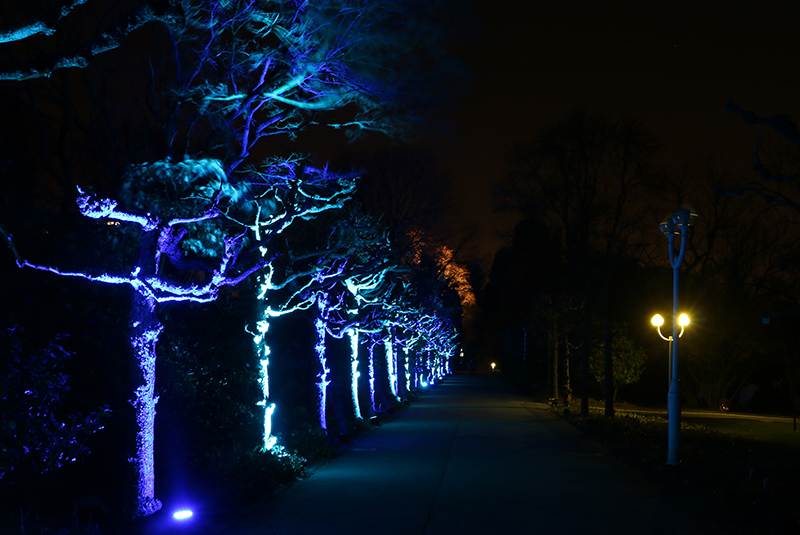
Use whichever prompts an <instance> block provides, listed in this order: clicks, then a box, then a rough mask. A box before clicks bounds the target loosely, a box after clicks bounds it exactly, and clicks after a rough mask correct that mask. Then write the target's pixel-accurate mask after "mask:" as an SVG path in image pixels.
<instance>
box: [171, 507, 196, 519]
mask: <svg viewBox="0 0 800 535" xmlns="http://www.w3.org/2000/svg"><path fill="white" fill-rule="evenodd" d="M193 514H194V513H193V512H192V510H191V509H180V510H178V511H175V512H174V513H172V518H174V519H175V520H178V521H182V520H189V519H190V518H192V515H193Z"/></svg>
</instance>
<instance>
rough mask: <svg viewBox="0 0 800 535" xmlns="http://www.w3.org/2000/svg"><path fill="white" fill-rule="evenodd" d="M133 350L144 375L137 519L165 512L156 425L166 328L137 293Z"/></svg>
mask: <svg viewBox="0 0 800 535" xmlns="http://www.w3.org/2000/svg"><path fill="white" fill-rule="evenodd" d="M130 322H131V323H130V334H131V349H132V352H133V356H134V359H135V360H136V363H137V365H138V367H139V371H140V372H141V374H142V375H141V381H142V382H141V384H140V385H139V386H138V387H136V389H135V390H134V398H133V399H132V400H131V403H132V405H133V407H134V410H135V411H136V423H137V424H138V431H137V433H136V457H135V458H134V459H133V463H134V466H135V470H136V480H137V482H136V516H137V517H138V516H148V515H151V514H153V513H155V512H156V511H158V510H159V509H161V502H160V501H159V500H158V499H156V497H155V462H154V440H155V422H156V404H157V403H158V396H156V395H155V389H156V343H157V342H158V336H159V335H160V334H161V331H162V330H163V326H162V325H161V323H160V322H159V321H158V314H157V312H156V301H155V299H153V298H152V297H150V296H144V295H142V294H140V293H139V292H137V291H133V296H132V303H131V316H130Z"/></svg>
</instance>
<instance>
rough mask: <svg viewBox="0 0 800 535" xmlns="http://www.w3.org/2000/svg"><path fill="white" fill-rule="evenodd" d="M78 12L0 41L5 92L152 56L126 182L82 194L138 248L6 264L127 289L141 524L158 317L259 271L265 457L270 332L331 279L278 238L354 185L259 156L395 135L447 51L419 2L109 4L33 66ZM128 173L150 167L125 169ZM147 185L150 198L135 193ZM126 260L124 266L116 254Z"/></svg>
mask: <svg viewBox="0 0 800 535" xmlns="http://www.w3.org/2000/svg"><path fill="white" fill-rule="evenodd" d="M83 3H87V4H94V3H95V2H93V1H92V0H88V1H87V2H81V1H76V2H72V3H69V4H68V5H67V6H66V9H63V10H60V11H59V12H58V13H53V14H51V13H49V12H48V13H44V14H42V16H41V17H38V19H37V20H34V21H28V20H23V21H21V22H20V23H19V24H18V25H17V26H15V27H14V28H12V29H10V30H7V31H5V32H3V33H0V44H2V45H4V46H11V47H12V48H11V49H7V50H11V51H12V54H11V55H13V54H14V53H16V54H17V57H18V58H24V59H23V60H21V61H17V62H5V63H4V64H3V65H2V68H0V72H2V73H3V74H2V76H0V79H4V80H9V81H17V82H23V81H27V80H32V79H33V80H36V81H40V82H42V83H44V82H45V81H46V78H47V77H49V76H54V77H57V76H67V75H66V74H65V73H68V72H70V70H71V69H74V68H80V69H84V70H85V72H87V77H86V78H87V80H89V79H91V78H92V77H93V76H94V77H96V76H97V71H93V70H92V69H93V65H94V64H95V61H94V60H93V58H95V57H96V56H98V55H100V54H103V53H105V52H106V51H108V50H111V49H115V48H119V49H126V50H125V51H126V53H128V54H129V56H132V55H135V54H137V53H138V52H139V50H140V48H143V49H148V50H152V49H153V48H155V49H158V50H160V52H161V53H160V54H159V53H156V54H152V55H151V57H152V58H155V59H153V60H152V61H151V62H150V67H151V69H150V71H149V72H150V77H149V78H148V79H147V80H146V82H147V83H146V84H142V85H141V86H135V83H138V82H139V79H143V77H139V76H131V77H130V78H131V79H134V78H136V79H137V80H135V83H134V85H133V86H132V87H134V88H138V89H140V90H141V89H142V88H144V87H146V88H147V89H145V90H144V91H145V92H146V93H147V95H146V98H142V99H140V100H138V101H136V102H135V105H133V106H127V107H126V108H127V109H136V110H137V113H140V112H139V111H138V110H146V113H148V114H149V116H148V118H147V119H146V120H144V121H142V122H141V124H142V125H143V126H142V128H145V129H148V135H147V136H146V143H142V144H141V145H143V147H142V148H140V147H139V146H137V147H136V149H137V150H136V151H130V152H128V153H126V157H127V158H128V160H126V161H124V162H122V164H120V165H119V166H118V167H120V168H125V167H129V168H130V169H131V170H130V171H129V172H128V173H127V174H126V176H125V177H124V179H123V180H122V181H121V182H122V184H121V186H122V193H121V195H120V196H119V202H120V203H119V204H118V203H117V202H116V201H113V200H111V199H108V198H98V197H96V196H94V195H92V194H89V193H84V191H83V190H82V189H79V190H78V192H79V198H78V204H79V208H80V211H81V213H82V214H83V215H84V216H86V217H89V218H93V219H98V220H101V221H103V222H105V223H107V224H108V226H109V230H112V231H120V232H128V234H133V235H135V237H134V239H133V242H134V243H137V244H138V249H137V251H136V252H135V253H134V254H132V255H130V256H131V258H129V259H128V260H127V265H122V266H117V269H115V270H105V269H100V268H98V270H97V271H94V270H93V269H87V270H62V269H59V268H57V267H52V266H50V265H48V263H47V262H38V263H37V262H33V261H30V260H29V259H28V258H26V257H23V256H22V255H17V261H18V263H19V264H20V265H21V266H23V267H31V268H36V269H42V270H45V271H50V272H53V273H57V274H60V275H64V276H71V277H79V278H83V279H87V280H90V281H93V282H101V283H106V284H115V285H127V286H130V287H131V288H132V290H133V292H132V296H133V297H132V311H131V339H132V349H133V351H134V353H135V354H136V356H137V362H139V364H140V368H141V372H142V374H143V379H142V383H143V385H142V387H141V388H139V389H137V391H136V394H135V399H134V403H135V405H136V407H137V411H139V413H140V415H139V424H140V432H139V439H138V440H139V443H140V449H141V451H140V453H139V455H138V458H137V460H136V466H137V471H138V473H139V480H140V489H139V496H138V504H137V508H138V511H137V513H138V514H139V515H147V514H150V513H152V512H153V511H155V510H157V508H158V506H159V502H158V500H156V498H155V496H154V494H153V473H152V422H153V418H154V414H155V412H154V410H155V403H156V400H157V396H156V395H155V392H154V389H153V385H154V383H153V381H154V371H155V370H154V362H155V360H154V359H155V343H156V340H157V338H158V334H159V333H160V332H161V329H162V326H161V325H160V323H159V322H158V317H157V315H156V312H157V305H158V304H159V303H165V302H173V301H195V302H198V301H199V302H207V301H212V300H214V299H215V298H216V297H217V296H218V294H219V291H220V289H221V288H223V287H224V286H230V285H233V284H236V283H238V282H240V281H242V280H244V279H245V278H247V276H248V275H250V274H253V273H255V272H256V271H259V270H260V269H262V268H263V269H264V271H263V273H262V274H261V275H260V279H259V293H258V295H259V298H260V300H261V301H262V303H263V306H261V308H260V310H259V312H258V317H257V318H256V321H255V322H254V326H253V327H252V330H253V331H254V341H255V344H256V349H257V352H258V356H259V360H260V361H261V367H262V370H263V372H262V378H261V384H262V391H263V392H264V396H263V399H262V402H261V405H263V410H264V411H265V423H264V430H265V433H264V447H265V449H269V448H270V447H271V446H272V445H273V444H274V439H273V437H271V433H270V429H271V424H270V418H269V417H270V416H271V414H272V411H273V410H274V408H275V407H274V405H273V404H272V402H271V400H270V394H269V379H268V368H267V367H268V361H269V358H268V356H269V348H268V346H267V345H266V333H267V330H268V327H269V319H270V318H272V317H275V316H276V315H280V314H285V313H289V312H290V311H291V310H294V309H296V308H299V307H305V306H308V305H307V301H306V300H304V299H300V298H299V297H298V296H299V295H300V294H299V293H298V291H299V290H296V288H304V287H306V286H307V285H310V284H313V283H319V282H320V281H319V280H318V279H319V278H325V277H326V276H328V275H326V274H327V273H329V272H328V271H325V270H329V269H333V270H334V272H335V267H333V268H332V267H331V265H324V266H320V265H318V264H315V263H314V262H309V261H308V260H307V259H298V257H297V256H298V255H295V254H292V251H291V250H289V251H287V250H282V247H280V246H278V241H279V240H278V239H277V238H278V237H281V236H283V235H284V233H285V231H286V229H288V228H289V227H291V226H293V225H294V224H295V223H297V222H299V221H308V220H310V219H313V218H314V217H316V216H317V215H318V214H319V213H321V212H324V211H328V210H332V209H338V208H340V207H341V206H342V204H343V203H344V202H345V201H346V200H347V198H348V197H349V196H350V194H351V193H352V191H353V187H354V186H353V181H352V178H351V177H342V176H340V175H336V174H334V173H330V172H328V170H327V169H326V168H325V167H324V166H323V167H320V168H315V167H312V166H309V165H307V164H306V162H305V161H304V160H303V159H302V158H300V157H296V156H287V155H286V154H285V153H283V155H282V156H280V157H273V158H270V159H268V161H267V162H266V163H263V159H264V153H265V152H266V150H267V149H268V148H269V149H270V150H275V147H274V146H273V147H271V148H270V147H267V146H266V143H265V142H266V141H267V140H269V139H274V138H275V136H286V137H289V138H291V139H295V138H296V137H297V135H298V133H300V132H301V131H303V130H304V129H307V128H309V127H316V126H327V127H331V128H336V129H346V130H348V131H349V132H365V131H382V132H402V131H404V130H406V127H407V126H408V124H409V118H410V114H407V113H403V112H404V111H407V110H408V105H409V104H411V103H420V102H421V101H422V100H424V91H425V90H420V88H425V87H427V86H426V84H424V83H422V82H423V80H422V76H415V75H414V73H415V72H421V71H420V70H419V69H418V68H417V67H418V59H419V58H420V57H421V55H420V54H418V52H419V50H420V48H421V47H424V48H425V49H429V51H430V52H431V54H433V55H437V54H440V53H442V52H444V51H445V48H444V47H437V46H434V47H428V46H426V43H423V42H424V41H427V40H430V39H438V38H439V37H440V35H439V33H438V32H435V31H427V30H429V29H430V25H431V24H433V23H434V21H435V20H436V19H435V17H431V16H429V15H430V14H431V13H432V12H433V8H432V7H431V8H430V9H429V8H428V7H427V6H426V5H423V4H419V5H416V4H415V9H417V10H418V11H417V12H415V15H419V16H412V15H411V14H410V13H409V12H408V11H407V10H406V6H405V5H404V3H403V2H371V3H366V4H364V3H361V2H354V1H349V0H339V1H335V2H328V1H326V2H294V1H290V0H283V1H275V2H257V1H254V0H251V1H244V2H236V3H231V2H224V1H221V0H220V1H217V0H212V1H210V2H202V3H201V2H179V1H177V0H167V1H165V2H162V1H159V2H148V1H142V2H134V3H133V7H131V8H128V7H127V6H123V7H119V6H115V7H114V10H113V11H110V12H109V13H110V15H111V16H110V20H112V22H110V23H105V21H104V22H103V24H98V26H97V28H99V31H98V33H97V34H96V35H93V34H91V31H89V30H87V28H86V27H83V28H82V29H81V31H83V32H88V33H87V34H86V35H87V37H85V38H84V37H83V35H84V34H81V35H80V38H79V39H78V41H79V45H78V46H77V48H75V47H73V48H75V49H74V50H73V49H62V48H59V43H60V42H61V41H60V40H59V41H54V40H51V41H48V46H47V47H45V52H44V53H42V54H29V52H31V51H36V49H37V45H38V44H39V41H38V40H40V39H44V40H48V39H50V38H51V37H52V36H53V34H54V33H57V34H60V35H62V36H63V35H64V34H65V32H67V33H69V32H71V31H73V29H74V27H73V26H71V25H70V24H71V23H77V22H80V21H81V17H78V15H79V11H80V10H82V9H84V7H83V6H81V5H80V4H83ZM431 6H433V4H431ZM100 7H102V6H100ZM84 14H86V12H84ZM146 24H150V25H151V26H152V29H153V31H152V32H151V33H150V34H149V35H148V36H147V40H146V41H145V39H144V38H143V36H137V35H136V34H137V31H136V30H137V29H139V28H141V27H143V26H144V25H146ZM426 25H428V27H427V29H426ZM29 44H30V46H28V45H29ZM128 44H130V46H127V45H128ZM76 50H77V51H76ZM4 57H5V56H4ZM29 57H34V59H33V60H30V59H28V58H29ZM427 59H428V58H427V57H426V61H427ZM427 72H436V71H435V70H430V69H429V70H428V71H427ZM89 92H91V91H89ZM123 107H124V106H120V108H123ZM130 124H131V121H127V120H119V121H117V122H115V124H114V127H115V128H117V129H118V130H119V131H124V130H125V129H126V128H129V125H130ZM154 125H157V127H155V126H154ZM62 131H63V132H66V131H67V130H66V129H64V130H62ZM123 139H124V137H123V136H119V137H118V138H115V141H118V142H120V143H123V141H122V140H123ZM194 155H202V156H203V157H202V158H200V157H195V156H194ZM130 161H134V162H141V161H149V162H152V163H149V164H134V165H133V166H128V164H129V162H130ZM117 185H120V184H117ZM159 185H160V186H161V190H160V191H159ZM84 188H85V186H84ZM148 188H150V190H151V191H152V192H153V193H152V194H148V195H144V196H140V192H141V191H143V190H147V189H148ZM176 193H178V194H176ZM117 227H119V228H117ZM126 227H130V228H131V229H132V230H127V231H126V230H124V229H125V228H126ZM12 249H13V247H12ZM125 252H127V253H130V251H122V252H120V254H122V253H125ZM251 252H253V253H255V254H254V255H251V254H250V253H251ZM187 272H189V273H194V276H195V277H196V278H197V277H202V282H198V281H197V280H196V278H195V279H194V280H192V279H191V278H190V277H189V276H187ZM290 288H295V289H293V290H291V291H289V289H290ZM287 295H288V296H289V297H286V296H287Z"/></svg>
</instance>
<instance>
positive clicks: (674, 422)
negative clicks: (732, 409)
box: [660, 204, 697, 466]
mask: <svg viewBox="0 0 800 535" xmlns="http://www.w3.org/2000/svg"><path fill="white" fill-rule="evenodd" d="M695 221H697V212H695V211H694V209H693V208H692V207H691V206H689V205H687V204H682V205H681V206H680V207H678V209H676V210H675V211H674V212H673V213H671V214H669V215H667V216H666V217H665V218H664V219H663V220H662V221H661V225H660V228H661V232H663V233H664V235H665V236H666V237H667V240H668V241H669V261H670V264H671V265H672V379H671V380H670V383H669V394H668V396H667V414H668V418H669V442H668V446H669V447H668V453H667V464H669V465H673V466H675V465H677V464H678V463H679V459H678V457H679V456H680V433H681V387H680V382H679V375H678V338H680V335H679V334H678V274H679V273H680V267H681V264H682V263H683V256H684V254H685V253H686V241H687V236H686V234H687V232H688V231H689V227H691V226H692V225H694V222H695ZM678 234H680V236H681V245H680V251H679V252H678V254H677V256H676V255H675V236H676V235H678Z"/></svg>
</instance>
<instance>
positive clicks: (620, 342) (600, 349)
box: [589, 323, 647, 401]
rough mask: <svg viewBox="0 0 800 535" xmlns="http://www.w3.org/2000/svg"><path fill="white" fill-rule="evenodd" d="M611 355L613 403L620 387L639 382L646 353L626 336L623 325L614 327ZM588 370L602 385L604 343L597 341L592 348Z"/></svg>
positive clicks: (625, 328) (625, 329)
mask: <svg viewBox="0 0 800 535" xmlns="http://www.w3.org/2000/svg"><path fill="white" fill-rule="evenodd" d="M611 351H612V354H613V363H614V364H613V368H612V370H613V375H614V401H616V400H617V392H618V391H619V388H620V387H622V386H626V385H629V384H633V383H635V382H636V381H638V380H639V378H640V377H641V376H642V373H643V372H644V363H645V361H646V360H647V353H645V352H644V350H643V349H642V348H640V347H639V346H637V345H636V343H635V342H634V341H633V340H632V339H631V337H630V336H629V335H628V326H627V325H626V324H625V323H622V324H621V325H615V326H614V341H613V342H612V344H611ZM589 370H590V372H591V374H592V376H594V378H595V380H596V381H598V382H599V383H600V384H603V377H604V376H605V342H604V341H603V340H600V341H598V342H597V343H596V344H595V346H594V347H593V348H592V352H591V355H590V358H589Z"/></svg>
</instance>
